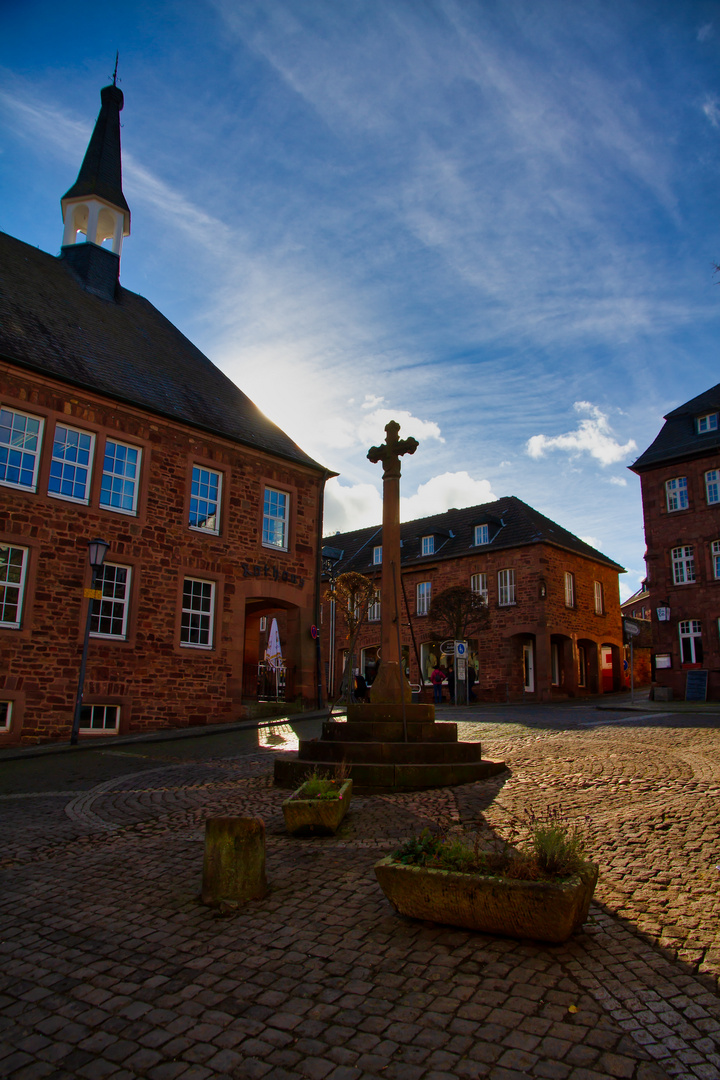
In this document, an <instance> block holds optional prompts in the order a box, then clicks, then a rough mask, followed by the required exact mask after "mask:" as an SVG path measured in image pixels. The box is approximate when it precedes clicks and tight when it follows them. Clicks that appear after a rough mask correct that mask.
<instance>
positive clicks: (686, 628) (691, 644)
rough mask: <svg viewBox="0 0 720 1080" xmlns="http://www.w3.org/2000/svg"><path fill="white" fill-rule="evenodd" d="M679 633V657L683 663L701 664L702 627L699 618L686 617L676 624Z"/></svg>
mask: <svg viewBox="0 0 720 1080" xmlns="http://www.w3.org/2000/svg"><path fill="white" fill-rule="evenodd" d="M678 630H679V633H680V659H681V661H682V662H683V664H702V662H703V647H702V627H701V625H700V620H699V619H688V620H687V621H686V622H681V623H679V624H678Z"/></svg>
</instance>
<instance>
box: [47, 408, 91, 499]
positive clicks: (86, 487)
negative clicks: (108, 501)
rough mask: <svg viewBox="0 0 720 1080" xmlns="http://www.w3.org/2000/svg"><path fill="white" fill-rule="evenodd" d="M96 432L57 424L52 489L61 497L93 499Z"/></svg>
mask: <svg viewBox="0 0 720 1080" xmlns="http://www.w3.org/2000/svg"><path fill="white" fill-rule="evenodd" d="M94 443H95V436H94V435H90V434H88V432H87V431H77V430H76V429H75V428H69V427H64V426H63V425H62V424H56V426H55V438H54V439H53V450H52V460H51V462H50V479H49V480H48V493H49V494H50V495H56V496H57V497H58V498H59V499H70V500H71V501H72V502H80V503H85V504H87V503H88V502H89V500H90V471H91V469H92V456H93V447H94Z"/></svg>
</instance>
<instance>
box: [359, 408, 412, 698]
mask: <svg viewBox="0 0 720 1080" xmlns="http://www.w3.org/2000/svg"><path fill="white" fill-rule="evenodd" d="M399 431H400V425H399V424H398V423H397V421H396V420H391V421H390V423H389V424H386V425H385V435H386V438H385V442H384V443H383V444H382V445H381V446H371V447H370V449H369V450H368V455H367V456H368V458H369V459H370V461H372V462H373V464H376V463H377V462H378V461H382V463H383V523H382V576H381V579H380V618H381V624H380V625H381V650H380V667H379V669H378V673H377V675H376V676H375V680H374V681H373V684H372V686H371V687H370V700H371V702H373V703H375V702H378V703H380V702H387V703H391V702H392V703H396V704H401V703H402V702H403V701H411V700H412V692H411V690H410V683H409V682H408V681H407V678H406V676H405V672H404V671H403V667H402V662H401V661H402V655H401V645H400V642H401V634H400V458H401V456H402V455H403V454H414V453H415V451H416V450H417V448H418V441H417V439H398V432H399Z"/></svg>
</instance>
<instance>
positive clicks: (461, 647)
mask: <svg viewBox="0 0 720 1080" xmlns="http://www.w3.org/2000/svg"><path fill="white" fill-rule="evenodd" d="M455 655H456V656H465V657H466V656H467V644H466V643H465V642H464V641H456V642H455Z"/></svg>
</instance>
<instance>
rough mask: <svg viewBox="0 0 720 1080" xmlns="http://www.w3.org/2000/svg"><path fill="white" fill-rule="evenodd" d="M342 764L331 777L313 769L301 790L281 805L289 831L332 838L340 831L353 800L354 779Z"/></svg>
mask: <svg viewBox="0 0 720 1080" xmlns="http://www.w3.org/2000/svg"><path fill="white" fill-rule="evenodd" d="M348 773H349V769H348V768H347V767H346V766H345V764H344V763H343V765H342V766H338V767H337V768H336V770H335V776H334V777H332V776H328V775H326V774H325V773H322V772H320V771H319V770H318V769H317V768H314V769H313V770H312V772H309V773H308V775H307V777H306V778H305V782H304V783H303V784H302V786H301V787H299V788H298V789H297V791H294V792H293V793H292V795H291V796H290V798H289V799H286V800H285V802H284V803H283V804H282V808H283V816H284V818H285V825H286V827H287V830H288V832H291V833H293V834H295V835H297V834H303V833H304V834H311V835H312V834H315V835H329V834H332V833H335V832H337V830H338V828H339V826H340V822H341V821H342V819H343V818H344V817H345V815H346V814H347V812H348V807H349V806H350V799H351V797H352V780H350V779H349V777H348Z"/></svg>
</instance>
